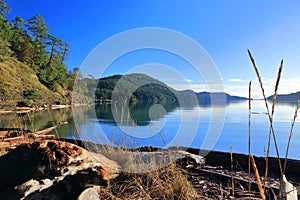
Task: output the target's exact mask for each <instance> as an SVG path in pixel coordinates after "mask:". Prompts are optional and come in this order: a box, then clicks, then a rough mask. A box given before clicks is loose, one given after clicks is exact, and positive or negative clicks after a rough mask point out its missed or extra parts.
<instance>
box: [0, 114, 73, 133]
mask: <svg viewBox="0 0 300 200" xmlns="http://www.w3.org/2000/svg"><path fill="white" fill-rule="evenodd" d="M59 122H68V125H64V126H59ZM55 125H56V126H58V129H57V131H54V132H52V133H58V134H59V136H60V137H67V136H68V134H69V133H70V129H73V130H74V121H73V118H72V109H70V108H66V109H57V110H43V111H32V112H28V113H21V114H19V113H9V114H4V115H0V128H2V129H5V128H21V129H25V130H31V131H32V132H34V131H38V130H43V129H45V128H49V127H51V126H55Z"/></svg>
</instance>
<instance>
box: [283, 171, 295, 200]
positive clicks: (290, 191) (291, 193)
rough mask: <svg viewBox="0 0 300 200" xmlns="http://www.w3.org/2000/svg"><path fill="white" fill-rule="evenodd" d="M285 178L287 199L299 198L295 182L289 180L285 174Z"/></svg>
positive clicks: (284, 185)
mask: <svg viewBox="0 0 300 200" xmlns="http://www.w3.org/2000/svg"><path fill="white" fill-rule="evenodd" d="M282 179H283V183H284V184H283V195H284V197H285V199H286V200H298V196H297V189H296V187H295V186H293V184H291V183H290V182H288V181H287V179H286V177H285V175H283V177H282Z"/></svg>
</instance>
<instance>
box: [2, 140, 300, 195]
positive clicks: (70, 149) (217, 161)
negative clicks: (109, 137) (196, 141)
mask: <svg viewBox="0 0 300 200" xmlns="http://www.w3.org/2000/svg"><path fill="white" fill-rule="evenodd" d="M86 144H87V143H84V142H82V141H74V140H67V139H66V140H58V139H42V140H40V141H32V140H31V141H27V142H25V143H23V144H21V145H19V146H17V147H16V148H14V149H12V150H10V151H9V152H8V153H7V154H5V155H3V156H1V157H0V168H1V169H0V199H41V198H42V199H43V198H45V199H86V198H87V197H89V198H90V197H91V196H93V197H94V198H93V199H104V197H105V199H132V198H133V199H138V197H139V195H141V196H143V195H146V196H147V195H148V196H147V197H145V199H157V197H163V196H162V195H166V194H162V192H165V193H168V192H169V190H166V189H165V188H164V186H163V184H162V185H160V184H161V183H159V182H158V180H160V179H162V180H163V183H164V182H165V183H167V182H169V183H168V184H170V185H171V186H170V187H171V188H172V190H175V189H176V190H175V191H173V193H171V194H169V195H170V196H174V195H175V196H176V195H179V193H180V192H181V193H180V194H181V196H180V195H179V196H178V198H177V199H229V198H233V197H234V198H235V199H260V194H259V192H258V188H257V183H256V180H255V175H254V174H253V172H251V190H250V191H249V190H248V172H247V170H245V169H247V168H246V167H244V160H245V158H247V156H246V155H241V154H233V159H234V168H233V169H231V168H230V164H229V163H230V162H228V159H230V156H229V155H228V154H227V153H222V152H214V151H211V152H209V153H208V154H207V156H206V157H205V158H203V157H201V156H199V154H198V153H199V152H198V153H197V151H199V150H197V149H187V151H182V150H180V148H176V149H172V148H171V150H170V151H172V153H171V154H170V151H166V152H168V155H173V157H172V159H170V161H171V160H173V162H170V163H169V164H168V165H165V166H164V167H161V168H159V169H158V170H153V171H149V172H147V173H145V172H144V173H142V172H139V171H138V170H136V171H132V172H128V171H127V172H126V171H124V168H123V167H124V166H123V164H122V163H118V162H117V161H119V159H117V160H116V161H115V160H113V159H110V158H108V157H107V156H106V155H108V156H109V157H110V156H111V155H113V154H114V153H116V156H119V157H120V156H122V154H120V152H119V151H118V152H114V150H113V149H114V148H116V147H108V148H110V149H109V152H108V153H107V152H106V153H104V154H102V152H101V154H99V151H98V152H97V151H96V152H93V151H87V150H86V149H85V148H83V147H84V145H86ZM90 145H95V147H101V146H102V147H103V145H96V144H90ZM90 149H91V148H89V150H90ZM98 150H99V149H98ZM121 150H122V151H125V152H128V151H130V152H132V153H140V152H143V155H147V156H149V155H150V156H151V155H155V154H156V153H157V152H158V150H159V149H158V148H154V147H143V148H139V149H124V148H122V149H121ZM162 152H165V151H162ZM160 154H161V152H160ZM134 155H135V154H130V156H133V157H134V158H133V161H136V158H137V157H136V156H134ZM139 155H141V154H139ZM166 155H167V154H166ZM112 157H113V156H112ZM272 159H273V158H272ZM272 159H271V161H270V162H271V164H270V166H274V165H276V164H275V163H274V164H273V163H272V162H273V161H272ZM126 160H127V161H128V158H126ZM262 160H263V158H259V157H256V158H255V161H256V162H257V164H258V167H259V169H260V170H262V169H264V167H263V165H262V164H261V163H260V162H261V161H262ZM299 163H300V161H297V160H289V162H288V167H289V168H288V169H289V170H290V171H289V170H288V171H287V172H288V173H290V174H287V177H288V179H289V180H290V182H292V184H293V185H294V186H295V187H296V188H297V190H298V191H299V189H300V187H299V186H300V181H299V180H300V173H299V172H297V170H296V169H295V170H293V166H294V167H296V168H297V166H299ZM127 164H128V162H127ZM174 164H175V165H174ZM174 166H175V167H174ZM145 167H149V165H147V166H145ZM274 169H276V167H275V168H274ZM153 173H154V174H155V173H157V174H156V175H153ZM269 173H270V176H269V177H268V182H267V184H266V185H265V187H266V188H267V189H268V190H266V191H268V192H267V197H268V198H269V199H274V198H275V197H274V194H278V193H279V179H278V171H276V170H275V171H273V170H272V168H271V169H270V172H269ZM166 174H168V176H166ZM174 174H177V175H175V176H174ZM179 174H180V176H182V177H185V178H183V179H178V175H179ZM172 176H174V177H177V178H174V179H172ZM161 177H162V178H161ZM166 177H167V178H166ZM166 179H167V180H166ZM168 179H170V180H168ZM178 180H181V182H179V183H176V181H178ZM232 180H233V181H234V190H232V188H233V187H232ZM138 181H140V182H138ZM185 181H186V182H185ZM137 182H138V183H137ZM172 182H174V183H175V185H172V184H174V183H172ZM144 184H145V185H144ZM178 184H179V185H180V187H177V186H178ZM129 185H130V186H129ZM133 185H134V186H133ZM176 185H177V186H176ZM127 187H128V188H127ZM160 187H161V188H160ZM120 188H124V191H122V192H123V193H120V191H119V189H120ZM126 188H127V189H126ZM159 189H160V190H159ZM169 189H170V188H169ZM154 191H155V192H154ZM167 191H168V192H167ZM178 191H180V192H178ZM144 193H145V194H144ZM155 195H156V196H155ZM183 196H185V197H186V198H183ZM298 196H299V195H298Z"/></svg>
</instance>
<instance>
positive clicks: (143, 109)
mask: <svg viewBox="0 0 300 200" xmlns="http://www.w3.org/2000/svg"><path fill="white" fill-rule="evenodd" d="M154 105H155V104H151V103H146V104H145V103H138V104H130V105H129V106H128V107H127V108H126V106H125V105H118V104H117V105H116V104H99V105H96V106H95V109H96V116H97V118H98V120H99V121H101V123H106V124H114V125H116V124H117V123H116V120H118V124H119V125H124V126H133V125H138V126H146V125H148V124H149V123H150V121H151V120H159V119H161V118H164V117H165V114H168V113H169V112H172V111H174V110H175V109H176V108H177V107H178V104H176V103H165V104H163V103H162V104H159V105H161V106H162V107H163V108H164V110H162V109H158V110H157V112H155V114H152V115H151V118H150V115H149V111H150V109H151V107H152V106H154ZM161 106H160V108H162V107H161ZM113 111H114V114H113ZM130 118H131V119H132V121H131V120H130Z"/></svg>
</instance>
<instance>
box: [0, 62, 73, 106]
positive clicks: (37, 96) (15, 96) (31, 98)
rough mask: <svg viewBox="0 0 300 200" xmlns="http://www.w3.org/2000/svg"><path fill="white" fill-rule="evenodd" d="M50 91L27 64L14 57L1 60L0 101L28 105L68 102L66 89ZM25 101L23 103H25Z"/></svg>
mask: <svg viewBox="0 0 300 200" xmlns="http://www.w3.org/2000/svg"><path fill="white" fill-rule="evenodd" d="M58 91H59V93H55V92H52V91H50V90H49V89H48V88H47V87H46V86H44V85H43V84H41V83H40V81H39V79H38V77H37V75H36V74H35V73H34V71H33V70H32V69H31V68H30V67H28V66H27V65H25V64H23V63H21V62H19V61H17V60H16V59H14V58H6V59H4V60H3V61H2V62H0V103H6V104H7V103H8V104H17V103H20V102H24V103H25V104H27V105H29V106H30V105H42V104H57V103H60V104H64V103H67V102H68V98H67V97H66V96H64V94H65V95H67V92H66V91H63V90H62V88H59V90H58ZM24 103H23V104H24Z"/></svg>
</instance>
